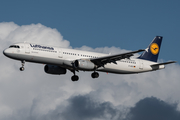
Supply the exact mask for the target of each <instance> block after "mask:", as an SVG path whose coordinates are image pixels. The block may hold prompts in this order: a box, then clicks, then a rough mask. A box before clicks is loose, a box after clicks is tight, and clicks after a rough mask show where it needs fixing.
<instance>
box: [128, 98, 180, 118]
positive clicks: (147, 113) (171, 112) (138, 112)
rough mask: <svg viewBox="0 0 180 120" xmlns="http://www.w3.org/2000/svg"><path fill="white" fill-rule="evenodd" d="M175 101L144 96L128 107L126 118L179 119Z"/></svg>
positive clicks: (179, 113)
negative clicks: (169, 101)
mask: <svg viewBox="0 0 180 120" xmlns="http://www.w3.org/2000/svg"><path fill="white" fill-rule="evenodd" d="M179 119H180V111H177V103H175V104H169V103H166V102H164V101H162V100H160V99H157V98H155V97H149V98H145V99H143V100H140V101H139V102H138V103H136V105H135V107H132V108H131V109H130V112H129V113H128V115H127V118H126V120H179Z"/></svg>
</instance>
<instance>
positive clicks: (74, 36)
mask: <svg viewBox="0 0 180 120" xmlns="http://www.w3.org/2000/svg"><path fill="white" fill-rule="evenodd" d="M179 5H180V1H179V0H173V1H169V0H151V1H148V0H136V1H134V0H114V1H110V0H98V1H95V0H92V1H90V0H89V1H87V0H67V1H66V0H61V1H59V0H53V1H49V0H38V1H24V0H18V1H8V0H3V1H1V4H0V16H1V17H0V22H10V21H13V22H14V23H16V24H18V25H28V24H32V23H34V24H37V23H41V24H43V25H45V26H47V27H51V28H55V29H57V30H58V31H59V32H60V33H61V34H62V36H63V37H64V39H66V40H68V41H70V44H71V46H73V47H81V46H83V45H86V46H89V47H93V48H96V47H104V46H108V47H111V46H115V47H120V48H122V49H127V50H137V49H141V48H145V47H147V45H149V43H150V42H151V40H152V39H153V38H154V37H155V36H156V35H160V36H163V37H164V39H163V44H162V48H161V54H160V57H159V58H160V59H164V60H165V61H167V60H177V61H179V60H180V57H179V56H178V55H177V52H178V51H179V48H178V47H179V43H180V41H179V39H180V36H179V30H180V22H179V21H180V15H179V11H180V7H179ZM173 53H175V54H173Z"/></svg>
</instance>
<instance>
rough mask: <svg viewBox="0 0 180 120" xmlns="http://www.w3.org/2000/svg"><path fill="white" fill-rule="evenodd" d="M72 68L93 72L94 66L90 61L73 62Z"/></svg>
mask: <svg viewBox="0 0 180 120" xmlns="http://www.w3.org/2000/svg"><path fill="white" fill-rule="evenodd" d="M74 66H75V68H78V69H80V70H89V71H91V70H94V69H95V64H94V63H92V62H91V61H89V60H82V59H80V60H75V62H74Z"/></svg>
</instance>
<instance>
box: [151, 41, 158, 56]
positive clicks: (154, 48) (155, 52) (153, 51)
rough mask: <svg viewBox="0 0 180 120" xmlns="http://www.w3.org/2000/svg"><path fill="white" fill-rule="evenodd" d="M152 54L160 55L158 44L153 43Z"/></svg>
mask: <svg viewBox="0 0 180 120" xmlns="http://www.w3.org/2000/svg"><path fill="white" fill-rule="evenodd" d="M150 50H151V53H152V54H154V55H157V54H158V53H159V46H158V44H156V43H152V44H151V46H150Z"/></svg>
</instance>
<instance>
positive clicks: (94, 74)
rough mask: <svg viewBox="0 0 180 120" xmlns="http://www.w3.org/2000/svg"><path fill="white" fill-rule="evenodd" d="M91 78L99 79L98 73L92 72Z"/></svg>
mask: <svg viewBox="0 0 180 120" xmlns="http://www.w3.org/2000/svg"><path fill="white" fill-rule="evenodd" d="M91 77H92V78H98V77H99V73H98V72H93V73H92V74H91Z"/></svg>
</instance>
